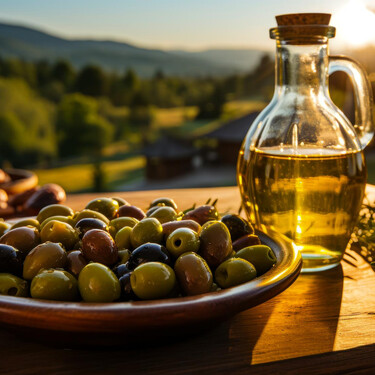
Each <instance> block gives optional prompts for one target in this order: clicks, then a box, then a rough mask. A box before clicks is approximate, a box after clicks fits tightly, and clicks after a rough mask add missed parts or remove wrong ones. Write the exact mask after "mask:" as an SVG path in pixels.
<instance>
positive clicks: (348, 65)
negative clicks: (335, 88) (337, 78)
mask: <svg viewBox="0 0 375 375" xmlns="http://www.w3.org/2000/svg"><path fill="white" fill-rule="evenodd" d="M328 71H329V74H332V73H334V72H337V71H342V72H344V73H346V74H347V75H348V76H349V77H350V79H351V82H352V85H353V89H354V103H355V124H354V129H355V131H356V133H357V135H358V138H359V141H360V143H361V149H362V150H363V149H364V148H365V147H366V146H367V145H368V144H369V143H370V141H371V139H372V137H373V135H374V124H373V120H372V106H373V99H372V88H371V84H370V80H369V78H368V75H367V73H366V71H365V69H364V68H363V67H362V66H361V65H360V64H359V63H358V62H356V61H355V60H352V59H350V58H349V57H346V56H329V66H328Z"/></svg>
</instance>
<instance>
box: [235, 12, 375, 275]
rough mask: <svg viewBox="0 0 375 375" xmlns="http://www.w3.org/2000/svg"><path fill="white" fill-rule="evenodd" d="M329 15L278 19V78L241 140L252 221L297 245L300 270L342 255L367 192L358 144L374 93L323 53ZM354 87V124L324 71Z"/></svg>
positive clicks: (241, 174) (367, 135) (346, 64)
mask: <svg viewBox="0 0 375 375" xmlns="http://www.w3.org/2000/svg"><path fill="white" fill-rule="evenodd" d="M329 18H330V15H326V14H319V13H318V14H293V15H284V16H278V17H276V19H277V21H278V25H279V26H278V27H276V28H273V29H271V30H270V35H271V38H273V39H276V64H275V65H276V83H275V92H274V96H273V98H272V100H271V102H270V103H269V105H268V106H267V107H266V108H265V109H264V110H263V111H262V112H261V113H260V114H259V116H258V117H257V118H256V119H255V121H254V123H253V124H252V126H251V128H250V129H249V131H248V134H247V136H246V138H245V140H244V142H243V144H242V147H241V150H240V153H239V158H238V164H237V182H238V185H239V188H240V192H241V196H242V202H243V207H244V209H245V211H246V213H247V215H248V217H249V219H250V220H251V221H252V222H253V223H255V225H256V227H257V228H258V229H260V230H263V231H264V232H266V233H267V232H272V233H275V232H277V233H278V234H279V235H281V236H282V237H283V238H284V239H286V240H288V241H290V242H291V244H292V246H294V247H297V249H298V250H299V251H300V252H301V254H302V258H303V271H304V272H312V271H319V270H325V269H329V268H331V267H334V266H336V265H338V264H339V262H340V260H341V259H342V257H343V253H344V251H345V249H346V246H347V244H348V241H349V239H350V236H351V233H352V230H353V228H354V225H355V223H356V220H357V217H358V213H359V210H360V207H361V203H362V200H363V196H364V189H365V186H366V179H367V170H366V165H365V159H364V155H363V152H362V151H363V149H364V148H365V146H366V145H367V144H368V143H369V142H370V140H371V139H372V136H373V133H374V129H373V123H372V91H371V86H370V83H369V81H368V79H367V76H366V73H365V71H364V70H363V69H362V68H361V67H360V66H359V65H358V64H357V63H356V62H354V61H353V60H351V59H349V58H347V57H343V56H336V57H333V56H329V55H328V39H329V38H331V37H333V36H334V35H335V28H334V27H332V26H328V23H329ZM337 70H341V71H344V72H346V73H347V74H348V75H349V77H350V78H351V81H352V83H353V88H354V94H355V95H354V96H355V104H356V105H355V117H356V124H355V125H352V124H351V123H350V121H349V120H348V119H347V118H346V117H345V115H344V114H343V113H342V112H341V111H340V109H339V108H337V107H336V106H335V104H334V103H333V102H332V100H331V98H330V96H329V91H328V76H329V73H331V72H334V71H337Z"/></svg>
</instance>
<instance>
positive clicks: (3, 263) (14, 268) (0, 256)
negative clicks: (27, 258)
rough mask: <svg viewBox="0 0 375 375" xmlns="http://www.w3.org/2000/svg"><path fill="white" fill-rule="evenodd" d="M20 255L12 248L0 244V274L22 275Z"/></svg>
mask: <svg viewBox="0 0 375 375" xmlns="http://www.w3.org/2000/svg"><path fill="white" fill-rule="evenodd" d="M22 260H23V258H22V253H21V252H20V251H18V250H17V249H16V248H14V247H13V246H9V245H4V244H0V273H11V274H13V275H16V276H18V275H22Z"/></svg>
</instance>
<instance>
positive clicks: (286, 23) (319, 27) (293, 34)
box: [270, 13, 336, 44]
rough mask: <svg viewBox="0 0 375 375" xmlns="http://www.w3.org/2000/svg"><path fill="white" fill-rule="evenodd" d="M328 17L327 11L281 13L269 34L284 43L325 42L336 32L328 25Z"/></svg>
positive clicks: (329, 17) (329, 16)
mask: <svg viewBox="0 0 375 375" xmlns="http://www.w3.org/2000/svg"><path fill="white" fill-rule="evenodd" d="M330 19H331V15H330V14H328V13H293V14H282V15H279V16H276V21H277V25H278V26H277V27H274V28H272V29H271V30H270V36H271V38H272V39H277V40H279V41H280V42H283V43H284V44H316V43H326V40H327V39H328V38H333V37H334V36H335V32H336V29H335V28H334V27H332V26H329V21H330Z"/></svg>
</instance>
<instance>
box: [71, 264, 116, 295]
mask: <svg viewBox="0 0 375 375" xmlns="http://www.w3.org/2000/svg"><path fill="white" fill-rule="evenodd" d="M78 286H79V291H80V293H81V296H82V298H83V300H84V301H85V302H113V301H115V300H117V299H119V298H120V295H121V287H120V282H119V280H118V278H117V277H116V275H115V274H114V273H113V272H112V271H111V270H110V269H109V268H108V267H107V266H105V265H104V264H101V263H89V264H88V265H87V266H85V267H84V268H83V269H82V271H81V272H80V274H79V277H78Z"/></svg>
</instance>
